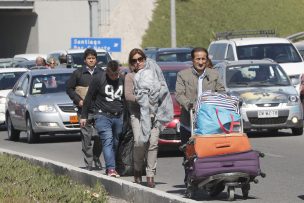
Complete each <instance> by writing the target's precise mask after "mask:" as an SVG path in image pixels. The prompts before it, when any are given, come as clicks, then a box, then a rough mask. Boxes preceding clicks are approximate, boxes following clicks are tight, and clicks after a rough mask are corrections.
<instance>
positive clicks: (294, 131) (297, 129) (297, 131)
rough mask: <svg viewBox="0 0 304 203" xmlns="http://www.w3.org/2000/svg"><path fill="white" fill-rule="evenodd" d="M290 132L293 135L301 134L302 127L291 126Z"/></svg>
mask: <svg viewBox="0 0 304 203" xmlns="http://www.w3.org/2000/svg"><path fill="white" fill-rule="evenodd" d="M291 130H292V134H293V135H302V134H303V128H292V129H291Z"/></svg>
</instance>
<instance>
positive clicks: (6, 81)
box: [0, 72, 25, 90]
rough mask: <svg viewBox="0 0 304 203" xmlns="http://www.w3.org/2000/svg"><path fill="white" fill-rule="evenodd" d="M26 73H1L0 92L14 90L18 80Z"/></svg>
mask: <svg viewBox="0 0 304 203" xmlns="http://www.w3.org/2000/svg"><path fill="white" fill-rule="evenodd" d="M23 73H25V72H10V73H0V90H9V89H13V87H14V85H15V83H16V82H17V80H18V79H19V78H20V77H21V75H22V74H23Z"/></svg>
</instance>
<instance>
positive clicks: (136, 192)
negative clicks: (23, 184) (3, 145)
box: [0, 149, 197, 203]
mask: <svg viewBox="0 0 304 203" xmlns="http://www.w3.org/2000/svg"><path fill="white" fill-rule="evenodd" d="M0 153H1V154H9V155H13V156H17V157H19V158H20V159H24V160H28V161H29V162H31V163H33V164H36V165H39V166H42V167H44V168H47V169H49V170H51V171H53V172H54V173H55V174H60V175H67V176H69V177H71V178H72V179H73V180H75V181H77V182H79V183H82V184H86V185H89V186H94V185H95V184H96V182H97V181H99V182H100V183H101V184H102V185H104V187H105V189H106V191H107V192H108V193H109V195H111V196H114V197H117V198H120V199H124V200H126V201H127V202H133V203H143V202H144V203H165V202H168V203H184V202H187V203H195V202H197V201H194V200H191V199H186V198H182V197H178V196H175V195H172V194H169V193H166V192H163V191H160V190H157V189H154V188H148V187H145V186H142V185H139V184H135V183H132V182H130V181H126V180H122V179H119V178H113V177H108V176H106V175H103V174H100V173H97V172H94V171H88V170H85V169H81V168H77V167H75V166H72V165H68V164H64V163H61V162H56V161H52V160H48V159H45V158H42V157H35V156H31V155H27V154H24V153H20V152H16V151H12V150H6V149H0Z"/></svg>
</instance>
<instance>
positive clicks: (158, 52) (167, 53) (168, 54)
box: [144, 47, 192, 62]
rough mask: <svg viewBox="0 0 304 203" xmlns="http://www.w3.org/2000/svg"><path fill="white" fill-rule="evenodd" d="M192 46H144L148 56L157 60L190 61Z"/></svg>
mask: <svg viewBox="0 0 304 203" xmlns="http://www.w3.org/2000/svg"><path fill="white" fill-rule="evenodd" d="M191 51H192V48H187V47H185V48H145V49H144V52H145V54H146V56H147V57H148V58H151V59H154V60H155V61H157V62H186V61H191Z"/></svg>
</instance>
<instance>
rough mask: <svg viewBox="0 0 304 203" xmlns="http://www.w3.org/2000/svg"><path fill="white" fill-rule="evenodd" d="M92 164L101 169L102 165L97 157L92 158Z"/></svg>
mask: <svg viewBox="0 0 304 203" xmlns="http://www.w3.org/2000/svg"><path fill="white" fill-rule="evenodd" d="M94 165H95V167H96V169H102V165H101V162H100V160H99V159H96V160H94Z"/></svg>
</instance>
